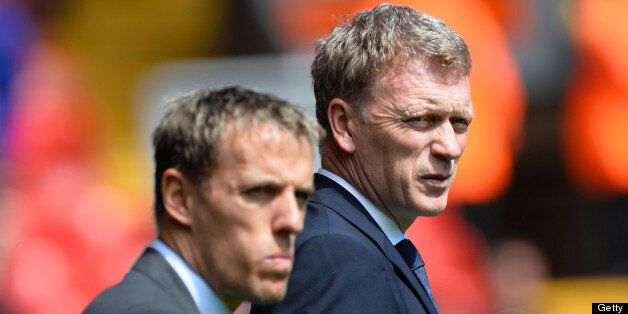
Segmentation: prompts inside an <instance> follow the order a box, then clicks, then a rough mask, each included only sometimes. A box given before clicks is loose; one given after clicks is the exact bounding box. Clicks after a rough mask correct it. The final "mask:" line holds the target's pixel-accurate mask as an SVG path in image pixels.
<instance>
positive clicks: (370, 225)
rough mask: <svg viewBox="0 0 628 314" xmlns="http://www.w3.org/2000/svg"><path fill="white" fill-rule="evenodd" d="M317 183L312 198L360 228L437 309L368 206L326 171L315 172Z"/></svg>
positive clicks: (422, 296)
mask: <svg viewBox="0 0 628 314" xmlns="http://www.w3.org/2000/svg"><path fill="white" fill-rule="evenodd" d="M314 185H315V188H316V193H314V195H313V196H312V198H311V199H310V202H314V203H319V204H321V205H324V206H326V207H328V208H329V209H331V210H333V211H335V212H336V213H338V214H339V215H340V216H342V217H343V218H344V219H346V220H347V221H348V222H349V223H351V224H352V225H354V226H355V227H356V228H357V229H359V230H361V231H362V232H363V233H364V235H365V236H366V237H368V238H369V239H370V240H371V241H372V242H373V243H375V244H376V245H377V247H378V248H379V249H380V250H381V251H382V253H383V254H384V255H385V256H386V257H387V258H388V260H390V261H391V262H392V263H393V265H395V267H396V268H397V269H398V270H399V271H400V272H401V274H402V275H403V277H404V278H403V279H404V280H405V281H406V282H408V283H409V284H410V286H411V287H412V289H413V291H414V293H415V294H416V295H417V297H418V298H419V299H420V300H421V301H422V303H423V304H425V305H426V306H427V308H428V310H429V312H430V313H438V311H437V310H436V309H435V308H434V305H433V304H432V301H431V299H430V297H429V296H428V295H427V292H426V291H425V289H424V288H423V286H422V285H421V283H420V282H419V280H418V279H417V277H416V276H415V275H414V273H412V271H411V270H410V268H409V267H408V265H407V264H406V262H405V261H404V260H403V258H402V257H401V255H400V254H399V252H398V251H397V249H395V247H394V246H393V244H392V243H391V242H390V240H389V239H388V238H387V237H386V234H384V232H383V231H382V230H381V229H380V228H379V226H378V225H377V223H376V222H375V220H373V218H372V217H371V215H369V214H368V211H367V210H366V208H364V206H362V204H361V203H360V202H359V201H358V200H357V199H356V198H355V197H354V196H353V195H351V193H349V192H348V191H347V190H345V189H344V188H343V187H342V186H340V185H339V184H338V183H336V182H334V181H333V180H331V179H329V178H327V177H325V176H323V175H320V174H315V175H314Z"/></svg>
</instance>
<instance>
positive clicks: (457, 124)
mask: <svg viewBox="0 0 628 314" xmlns="http://www.w3.org/2000/svg"><path fill="white" fill-rule="evenodd" d="M449 121H450V122H451V125H452V126H453V128H454V131H455V132H456V133H465V132H467V130H469V124H471V121H469V120H467V119H465V118H451V119H449Z"/></svg>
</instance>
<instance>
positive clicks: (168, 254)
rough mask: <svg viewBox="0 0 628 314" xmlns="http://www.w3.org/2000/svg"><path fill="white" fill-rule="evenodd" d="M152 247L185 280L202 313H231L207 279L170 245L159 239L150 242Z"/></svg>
mask: <svg viewBox="0 0 628 314" xmlns="http://www.w3.org/2000/svg"><path fill="white" fill-rule="evenodd" d="M150 247H152V248H153V249H155V250H156V251H157V252H159V254H160V255H161V256H162V257H163V258H164V259H165V260H166V262H168V264H169V265H170V267H172V269H174V271H175V272H176V273H177V275H179V278H181V281H183V283H184V284H185V287H186V288H187V289H188V291H189V292H190V294H191V295H192V299H194V303H196V307H197V308H198V310H199V312H200V313H201V314H205V313H211V314H214V313H217V314H223V313H224V314H227V313H231V311H230V310H229V308H228V307H227V305H226V304H225V303H224V302H222V300H221V299H220V298H218V296H217V295H216V294H215V293H214V291H213V290H212V289H211V288H210V287H209V285H208V284H207V283H206V282H205V280H203V278H201V276H199V275H198V274H197V273H196V272H195V271H194V270H192V268H190V266H189V265H188V264H187V263H186V262H185V261H184V260H183V258H181V256H179V254H177V253H176V252H175V251H173V250H172V249H171V248H170V247H168V245H166V244H165V243H163V242H162V241H160V240H159V239H157V240H155V241H153V242H152V243H151V244H150Z"/></svg>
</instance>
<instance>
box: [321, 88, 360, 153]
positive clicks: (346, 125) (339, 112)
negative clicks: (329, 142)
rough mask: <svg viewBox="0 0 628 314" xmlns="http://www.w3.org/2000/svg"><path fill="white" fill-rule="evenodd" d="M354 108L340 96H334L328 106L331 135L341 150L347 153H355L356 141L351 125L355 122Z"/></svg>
mask: <svg viewBox="0 0 628 314" xmlns="http://www.w3.org/2000/svg"><path fill="white" fill-rule="evenodd" d="M353 119H355V117H354V115H353V109H352V108H351V106H350V105H349V104H348V103H347V102H345V101H344V100H342V99H340V98H334V99H332V100H331V101H330V102H329V106H327V120H328V121H329V128H330V129H331V134H330V135H331V136H333V138H334V140H335V141H336V144H337V145H338V147H340V150H342V151H343V152H345V153H353V151H354V150H355V142H354V138H353V130H352V128H351V125H352V124H353V123H355V122H354V121H353Z"/></svg>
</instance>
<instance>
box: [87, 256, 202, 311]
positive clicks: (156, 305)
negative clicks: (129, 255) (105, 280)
mask: <svg viewBox="0 0 628 314" xmlns="http://www.w3.org/2000/svg"><path fill="white" fill-rule="evenodd" d="M84 313H88V314H91V313H198V309H197V307H196V304H195V303H194V299H192V296H191V295H190V293H189V292H188V289H187V288H186V287H185V284H184V283H183V281H181V279H180V278H179V276H178V275H177V273H176V272H175V271H174V270H173V269H172V268H171V267H170V265H169V264H168V262H166V260H165V259H164V258H163V257H162V256H161V255H160V254H159V253H158V252H157V251H155V250H154V249H152V248H150V247H148V248H146V250H145V251H144V253H142V256H140V258H139V260H138V261H137V262H136V263H135V265H133V268H132V269H131V271H129V272H128V273H127V274H126V276H124V279H123V280H122V281H121V282H120V283H119V284H117V285H115V286H113V287H111V288H109V289H107V290H105V291H104V292H102V293H101V294H100V295H99V296H98V297H97V298H96V299H95V300H94V301H92V303H90V304H89V305H88V306H87V308H86V309H85V311H84Z"/></svg>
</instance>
